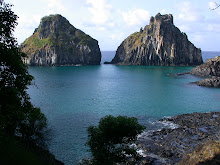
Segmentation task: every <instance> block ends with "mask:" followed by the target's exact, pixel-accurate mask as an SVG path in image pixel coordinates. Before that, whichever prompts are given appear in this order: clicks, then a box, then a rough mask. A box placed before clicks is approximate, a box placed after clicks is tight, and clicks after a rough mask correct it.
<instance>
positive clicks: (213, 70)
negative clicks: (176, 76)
mask: <svg viewBox="0 0 220 165" xmlns="http://www.w3.org/2000/svg"><path fill="white" fill-rule="evenodd" d="M190 74H193V75H196V76H217V77H220V56H217V57H215V58H212V59H207V60H206V63H204V64H201V65H199V66H196V67H195V68H193V69H192V70H191V71H190Z"/></svg>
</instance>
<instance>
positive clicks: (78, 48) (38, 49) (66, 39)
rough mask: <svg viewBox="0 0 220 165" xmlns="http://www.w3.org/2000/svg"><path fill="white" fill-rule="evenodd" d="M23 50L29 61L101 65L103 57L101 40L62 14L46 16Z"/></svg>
mask: <svg viewBox="0 0 220 165" xmlns="http://www.w3.org/2000/svg"><path fill="white" fill-rule="evenodd" d="M21 50H22V52H24V53H26V54H27V57H26V58H25V59H24V62H25V63H26V64H28V65H41V66H54V65H55V66H59V65H99V64H100V61H101V52H100V48H99V45H98V41H97V40H95V39H93V38H92V37H90V36H89V35H87V34H85V33H84V32H82V31H81V30H79V29H76V28H75V27H74V26H72V25H71V24H70V23H69V21H68V20H67V19H66V18H64V17H63V16H61V15H59V14H56V15H50V16H46V17H43V18H42V19H41V22H40V25H39V27H38V28H36V29H35V31H34V33H33V35H32V36H30V37H29V38H27V39H26V40H25V41H24V43H22V44H21Z"/></svg>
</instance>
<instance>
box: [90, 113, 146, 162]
mask: <svg viewBox="0 0 220 165" xmlns="http://www.w3.org/2000/svg"><path fill="white" fill-rule="evenodd" d="M144 129H145V127H144V126H143V125H140V124H139V123H138V121H137V119H136V118H134V117H131V118H129V117H126V116H118V117H114V116H111V115H110V116H106V117H104V118H102V119H101V120H100V121H99V125H98V126H97V127H96V126H90V127H89V128H88V138H89V140H88V142H87V145H88V146H89V147H90V150H91V152H92V155H93V160H92V162H93V164H114V163H118V162H123V161H126V159H127V158H128V157H132V158H138V157H139V155H138V154H137V152H136V149H135V148H134V147H131V144H132V143H133V142H134V141H135V140H136V138H137V135H138V134H140V133H141V132H142V131H143V130H144Z"/></svg>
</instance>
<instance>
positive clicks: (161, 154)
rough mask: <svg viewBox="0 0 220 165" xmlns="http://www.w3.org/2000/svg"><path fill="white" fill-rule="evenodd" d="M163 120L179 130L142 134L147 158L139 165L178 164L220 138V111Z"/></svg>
mask: <svg viewBox="0 0 220 165" xmlns="http://www.w3.org/2000/svg"><path fill="white" fill-rule="evenodd" d="M160 121H161V122H171V123H173V124H176V125H177V128H175V129H165V128H163V129H161V130H158V131H149V132H144V133H142V134H141V135H140V136H139V138H138V141H137V146H138V148H140V149H141V153H142V155H143V156H144V158H143V160H142V161H141V163H139V164H148V163H149V164H156V165H163V164H164V165H165V164H166V165H167V164H176V163H178V162H179V161H180V160H182V158H183V157H184V156H185V155H186V154H188V153H191V152H193V151H194V150H195V148H196V147H197V146H199V145H201V144H203V143H204V142H206V141H208V140H218V139H219V137H220V125H219V123H220V112H210V113H193V114H183V115H178V116H174V117H171V118H164V119H161V120H160Z"/></svg>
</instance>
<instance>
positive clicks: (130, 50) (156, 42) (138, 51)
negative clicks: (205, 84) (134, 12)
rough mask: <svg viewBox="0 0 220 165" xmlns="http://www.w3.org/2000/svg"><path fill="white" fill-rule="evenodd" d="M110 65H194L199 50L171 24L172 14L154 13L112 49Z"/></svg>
mask: <svg viewBox="0 0 220 165" xmlns="http://www.w3.org/2000/svg"><path fill="white" fill-rule="evenodd" d="M111 63H112V64H121V65H165V66H169V65H171V66H178V65H198V64H201V63H203V62H202V56H201V50H200V49H197V48H196V47H195V46H194V45H193V44H192V43H191V42H190V41H188V39H187V36H186V34H185V33H181V31H180V30H179V29H178V28H177V27H176V26H174V24H173V16H172V15H161V14H157V15H156V16H155V17H151V19H150V25H147V26H145V28H144V29H141V30H140V32H136V33H134V34H132V35H130V36H129V37H128V38H126V39H125V40H124V41H123V42H122V43H121V45H120V46H119V47H118V49H117V51H116V55H115V57H114V58H113V60H112V62H111Z"/></svg>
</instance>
